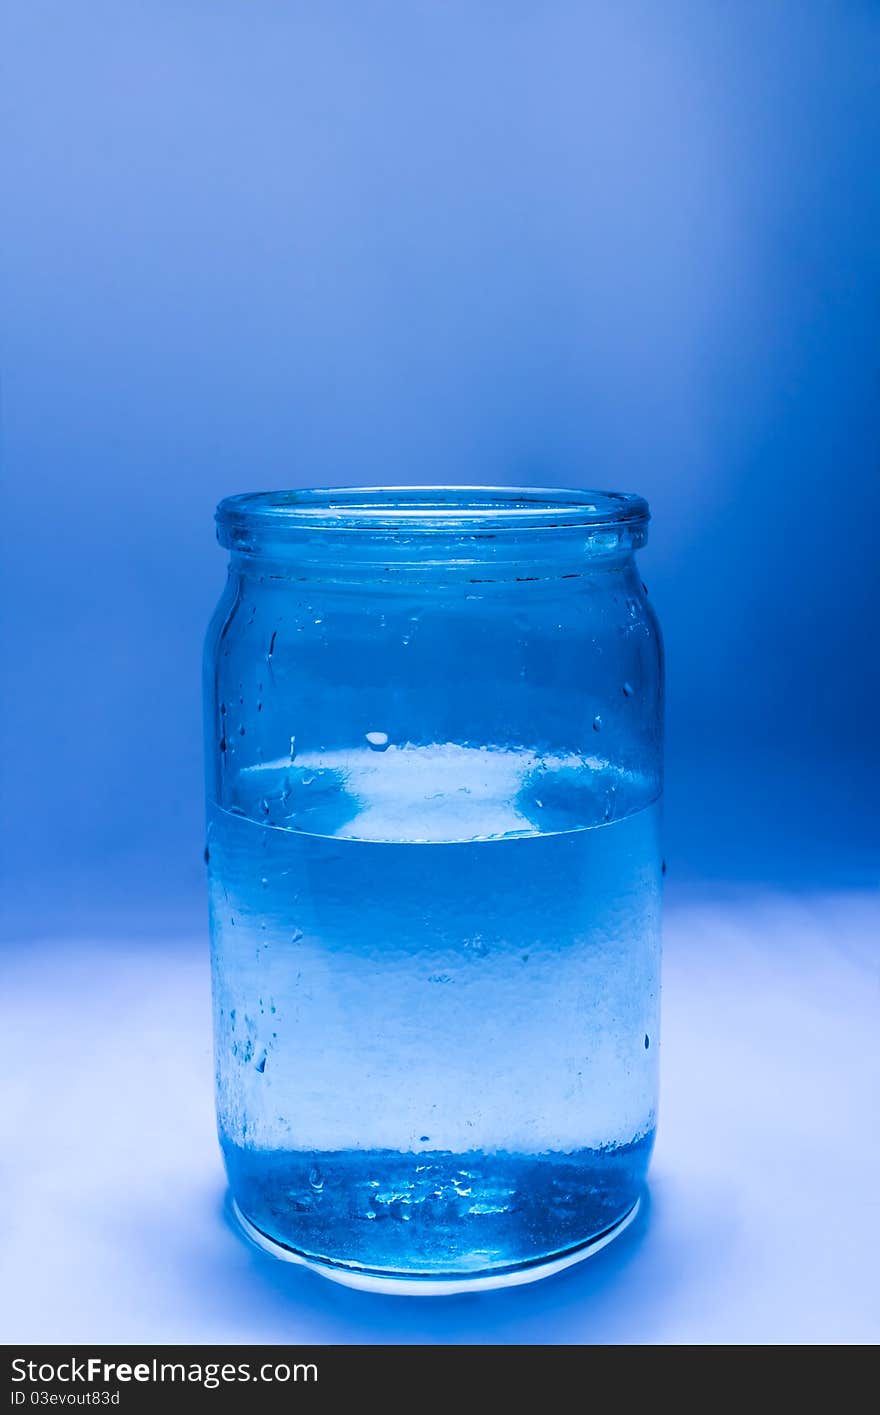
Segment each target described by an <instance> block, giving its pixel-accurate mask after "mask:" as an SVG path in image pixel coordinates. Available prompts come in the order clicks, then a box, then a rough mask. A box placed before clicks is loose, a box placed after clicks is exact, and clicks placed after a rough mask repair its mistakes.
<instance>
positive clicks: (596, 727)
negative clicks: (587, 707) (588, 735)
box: [593, 713, 602, 732]
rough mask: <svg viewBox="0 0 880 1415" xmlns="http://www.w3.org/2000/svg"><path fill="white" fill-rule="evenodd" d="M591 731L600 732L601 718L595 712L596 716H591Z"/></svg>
mask: <svg viewBox="0 0 880 1415" xmlns="http://www.w3.org/2000/svg"><path fill="white" fill-rule="evenodd" d="M593 731H594V732H601V731H602V719H601V717H600V716H599V714H598V713H596V716H595V717H594V718H593Z"/></svg>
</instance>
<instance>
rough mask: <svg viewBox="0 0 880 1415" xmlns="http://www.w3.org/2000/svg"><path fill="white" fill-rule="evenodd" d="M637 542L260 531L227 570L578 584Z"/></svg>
mask: <svg viewBox="0 0 880 1415" xmlns="http://www.w3.org/2000/svg"><path fill="white" fill-rule="evenodd" d="M644 541H645V528H644V526H632V527H628V526H621V527H612V528H608V527H603V528H601V529H597V530H594V531H585V530H583V529H582V528H579V529H577V530H575V529H572V528H564V529H560V530H557V531H552V530H547V531H542V532H540V533H531V534H525V533H524V534H520V535H517V534H514V533H512V532H506V533H501V534H491V533H485V534H480V535H455V536H448V537H446V536H444V537H442V538H439V537H438V536H437V535H433V536H426V535H419V534H418V533H412V532H409V533H400V534H394V535H391V534H388V533H383V534H373V533H371V532H358V533H356V534H354V535H352V534H351V533H348V534H346V533H345V532H335V533H334V532H332V531H322V532H309V533H305V534H303V535H300V536H294V537H291V536H289V535H288V536H287V537H285V538H284V539H283V540H282V539H278V538H274V539H273V538H272V537H271V535H267V534H265V533H263V534H259V535H255V534H253V533H252V532H251V533H250V534H248V535H241V536H240V537H237V538H235V539H233V540H231V542H230V544H229V548H230V570H231V571H233V573H235V574H238V575H241V576H243V577H244V578H247V579H257V580H276V581H279V580H282V581H283V580H289V581H300V582H302V581H322V582H324V583H329V582H338V583H345V584H361V585H363V586H365V587H366V586H368V585H370V584H381V585H386V586H387V585H391V584H393V583H395V582H400V583H405V584H406V585H407V586H408V587H412V586H413V585H414V584H416V583H419V584H424V585H426V586H427V585H431V584H438V583H448V582H450V581H455V582H460V583H463V584H472V585H490V584H517V583H520V584H529V583H536V582H539V581H557V580H565V579H579V578H583V577H585V576H593V575H596V574H601V573H604V572H606V571H613V570H620V569H622V568H623V567H624V566H626V565H627V564H630V563H632V560H633V555H634V553H635V551H636V550H637V549H638V547H639V546H641V545H643V544H644Z"/></svg>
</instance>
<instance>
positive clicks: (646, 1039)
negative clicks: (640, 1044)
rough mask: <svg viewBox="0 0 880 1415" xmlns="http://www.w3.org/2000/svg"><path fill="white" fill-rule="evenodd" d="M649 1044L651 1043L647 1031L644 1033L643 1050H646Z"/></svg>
mask: <svg viewBox="0 0 880 1415" xmlns="http://www.w3.org/2000/svg"><path fill="white" fill-rule="evenodd" d="M650 1045H651V1042H650V1038H649V1037H648V1033H647V1032H646V1033H645V1051H647V1050H648V1047H649V1046H650Z"/></svg>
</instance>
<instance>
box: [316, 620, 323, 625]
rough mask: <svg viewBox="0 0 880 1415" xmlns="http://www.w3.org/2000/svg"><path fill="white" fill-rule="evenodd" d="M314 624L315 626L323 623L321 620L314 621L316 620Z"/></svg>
mask: <svg viewBox="0 0 880 1415" xmlns="http://www.w3.org/2000/svg"><path fill="white" fill-rule="evenodd" d="M315 623H316V624H323V623H324V621H323V619H316V620H315Z"/></svg>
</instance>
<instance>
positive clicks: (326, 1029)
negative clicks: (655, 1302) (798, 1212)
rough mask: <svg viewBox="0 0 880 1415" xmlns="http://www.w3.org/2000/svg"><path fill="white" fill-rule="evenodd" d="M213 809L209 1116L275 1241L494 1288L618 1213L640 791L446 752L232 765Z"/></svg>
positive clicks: (637, 945) (633, 1092) (649, 1119)
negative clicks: (213, 1098) (484, 1276)
mask: <svg viewBox="0 0 880 1415" xmlns="http://www.w3.org/2000/svg"><path fill="white" fill-rule="evenodd" d="M231 799H232V805H231V808H230V809H220V808H218V807H214V808H212V811H211V814H210V819H209V840H208V845H209V850H208V854H209V871H210V877H211V900H212V923H213V941H214V942H213V948H214V1000H215V1025H216V1033H215V1034H216V1049H217V1080H218V1109H219V1117H220V1130H221V1140H222V1143H223V1147H224V1151H225V1155H226V1160H227V1166H228V1169H229V1175H230V1181H231V1184H232V1188H233V1192H234V1193H235V1196H236V1198H237V1200H238V1203H239V1205H240V1207H241V1209H242V1211H243V1212H244V1213H245V1214H246V1215H247V1217H248V1218H250V1219H251V1221H252V1222H253V1223H254V1224H256V1226H257V1227H258V1228H260V1229H261V1230H262V1231H263V1232H265V1233H266V1234H268V1235H269V1236H270V1237H271V1238H274V1239H276V1240H277V1241H279V1242H281V1243H283V1244H285V1245H287V1246H289V1247H291V1248H293V1249H295V1250H297V1251H299V1252H302V1253H304V1254H306V1255H308V1256H311V1257H313V1258H316V1259H323V1260H327V1261H331V1262H335V1263H340V1264H343V1265H348V1266H351V1267H356V1268H364V1269H368V1270H371V1271H376V1272H386V1273H400V1274H424V1275H428V1276H431V1275H433V1276H443V1275H448V1274H457V1273H458V1274H468V1273H473V1274H475V1273H478V1272H491V1271H492V1270H493V1269H499V1268H506V1267H509V1266H517V1265H521V1264H525V1263H532V1262H537V1261H539V1260H541V1259H542V1258H547V1257H550V1256H552V1255H554V1254H558V1253H561V1252H565V1251H567V1250H569V1249H571V1248H574V1247H576V1246H578V1245H579V1244H582V1243H584V1242H586V1241H588V1240H589V1239H590V1238H592V1237H594V1236H596V1235H597V1234H599V1233H602V1232H603V1231H604V1230H606V1229H608V1228H609V1227H611V1226H612V1225H613V1224H614V1223H615V1222H616V1221H617V1220H618V1219H620V1218H621V1217H622V1216H623V1215H624V1214H625V1213H626V1212H627V1210H628V1209H629V1208H630V1207H631V1205H632V1203H633V1202H634V1199H635V1198H636V1197H637V1194H638V1190H639V1186H640V1183H641V1181H642V1178H643V1176H644V1173H645V1170H646V1168H647V1163H648V1159H649V1156H650V1149H651V1144H652V1140H653V1128H654V1119H655V1103H656V1084H657V1056H658V1046H657V1043H658V1036H657V1022H658V1006H659V973H658V970H659V895H660V869H659V855H658V845H657V813H658V806H657V804H656V802H654V803H651V802H649V803H647V804H645V801H644V796H643V795H642V796H641V797H640V791H639V783H638V782H637V781H633V780H632V779H630V780H626V779H624V777H623V776H622V775H618V776H615V774H614V773H613V772H611V770H610V768H608V767H607V765H606V764H603V763H601V762H599V761H594V760H590V759H577V760H575V759H572V760H568V759H559V758H553V759H549V758H545V759H542V760H540V761H538V760H536V759H535V758H534V756H532V755H531V754H528V753H516V752H498V753H494V752H492V751H488V752H481V751H472V750H471V749H466V748H458V747H454V746H450V745H448V744H447V745H444V746H440V747H430V748H408V749H405V750H404V749H397V748H395V747H393V746H392V747H390V748H389V749H388V750H386V751H382V752H379V753H377V752H376V751H373V750H370V749H369V747H368V748H367V749H366V750H360V749H359V750H357V751H353V752H350V753H347V754H346V753H338V754H333V753H328V754H324V755H323V756H321V757H320V759H319V758H315V759H314V760H309V759H308V758H306V759H302V758H297V760H296V762H295V763H293V762H289V761H284V762H278V763H270V764H269V765H267V766H265V767H260V768H254V769H252V770H251V771H249V772H243V773H242V774H241V779H240V780H239V781H238V782H236V788H235V792H234V793H233V795H232V798H231Z"/></svg>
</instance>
